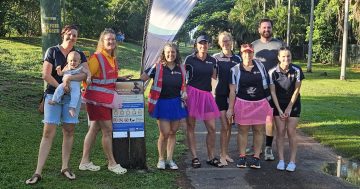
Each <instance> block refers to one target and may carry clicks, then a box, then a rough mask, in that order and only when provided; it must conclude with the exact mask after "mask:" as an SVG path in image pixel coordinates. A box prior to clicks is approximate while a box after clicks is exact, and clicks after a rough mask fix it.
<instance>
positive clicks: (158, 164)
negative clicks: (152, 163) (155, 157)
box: [156, 160, 165, 169]
mask: <svg viewBox="0 0 360 189" xmlns="http://www.w3.org/2000/svg"><path fill="white" fill-rule="evenodd" d="M156 167H157V168H158V169H165V161H164V160H159V162H158V163H157V165H156Z"/></svg>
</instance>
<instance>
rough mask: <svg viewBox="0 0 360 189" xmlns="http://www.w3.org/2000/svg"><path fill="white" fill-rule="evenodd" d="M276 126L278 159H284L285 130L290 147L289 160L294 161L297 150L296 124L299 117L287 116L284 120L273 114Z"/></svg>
mask: <svg viewBox="0 0 360 189" xmlns="http://www.w3.org/2000/svg"><path fill="white" fill-rule="evenodd" d="M275 122H276V127H277V132H278V133H277V136H276V137H277V138H276V145H277V149H278V155H279V159H280V160H284V137H285V133H286V132H287V135H288V138H289V147H290V161H291V162H294V163H295V160H296V152H297V137H296V126H297V125H298V123H299V118H297V117H289V118H287V119H286V120H281V119H280V117H279V116H275Z"/></svg>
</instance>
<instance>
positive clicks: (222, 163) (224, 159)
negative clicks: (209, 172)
mask: <svg viewBox="0 0 360 189" xmlns="http://www.w3.org/2000/svg"><path fill="white" fill-rule="evenodd" d="M220 163H221V165H223V166H227V165H228V162H227V161H226V158H220Z"/></svg>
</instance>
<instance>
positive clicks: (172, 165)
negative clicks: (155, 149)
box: [167, 160, 179, 170]
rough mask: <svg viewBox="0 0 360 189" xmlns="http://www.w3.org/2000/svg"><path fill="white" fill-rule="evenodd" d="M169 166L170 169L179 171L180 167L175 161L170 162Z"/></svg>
mask: <svg viewBox="0 0 360 189" xmlns="http://www.w3.org/2000/svg"><path fill="white" fill-rule="evenodd" d="M167 164H168V165H169V168H170V169H172V170H178V169H179V167H178V166H177V165H176V163H175V162H174V161H173V160H169V161H168V162H167Z"/></svg>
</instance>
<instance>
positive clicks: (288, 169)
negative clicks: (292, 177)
mask: <svg viewBox="0 0 360 189" xmlns="http://www.w3.org/2000/svg"><path fill="white" fill-rule="evenodd" d="M295 169H296V165H295V163H294V162H292V161H291V162H289V164H288V165H287V167H286V170H287V171H290V172H293V171H295Z"/></svg>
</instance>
